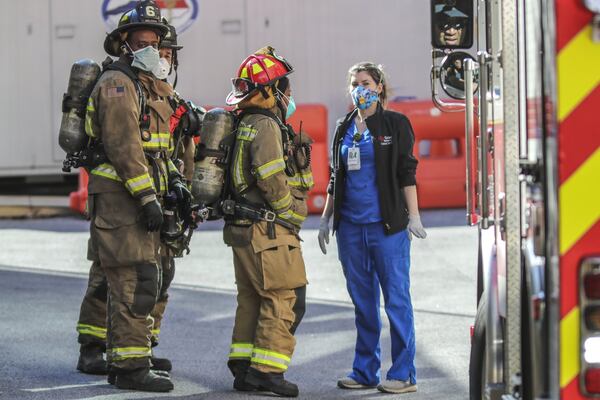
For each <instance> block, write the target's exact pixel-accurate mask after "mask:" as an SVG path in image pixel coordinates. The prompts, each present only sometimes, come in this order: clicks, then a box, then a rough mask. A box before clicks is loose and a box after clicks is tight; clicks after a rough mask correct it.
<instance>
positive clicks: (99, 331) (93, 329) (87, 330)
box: [77, 324, 106, 339]
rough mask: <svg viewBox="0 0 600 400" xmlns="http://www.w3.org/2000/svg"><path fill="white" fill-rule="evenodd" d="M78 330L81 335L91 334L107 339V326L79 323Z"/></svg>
mask: <svg viewBox="0 0 600 400" xmlns="http://www.w3.org/2000/svg"><path fill="white" fill-rule="evenodd" d="M77 332H79V334H80V335H90V336H95V337H97V338H100V339H106V328H102V327H100V326H94V325H88V324H77Z"/></svg>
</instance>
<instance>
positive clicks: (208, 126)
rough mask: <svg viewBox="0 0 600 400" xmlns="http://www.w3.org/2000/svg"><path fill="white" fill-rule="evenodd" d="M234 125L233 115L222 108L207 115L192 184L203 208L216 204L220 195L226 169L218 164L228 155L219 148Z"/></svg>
mask: <svg viewBox="0 0 600 400" xmlns="http://www.w3.org/2000/svg"><path fill="white" fill-rule="evenodd" d="M234 124H235V117H234V115H233V114H232V113H231V112H229V111H225V110H224V109H222V108H215V109H212V110H210V111H208V112H207V113H206V114H205V115H204V120H203V122H202V129H201V131H200V143H199V144H198V147H197V149H196V163H195V164H194V179H193V181H192V194H193V195H194V198H195V199H196V200H197V201H198V202H200V203H202V204H204V205H207V206H209V205H214V204H215V202H217V201H218V200H219V197H220V196H221V191H222V190H223V184H224V176H225V167H226V166H223V165H221V164H220V163H219V160H220V159H222V158H223V157H224V155H225V152H224V151H223V149H222V147H221V146H220V145H221V142H222V141H223V139H224V138H225V137H226V136H227V135H229V134H230V133H231V132H232V130H233V127H234Z"/></svg>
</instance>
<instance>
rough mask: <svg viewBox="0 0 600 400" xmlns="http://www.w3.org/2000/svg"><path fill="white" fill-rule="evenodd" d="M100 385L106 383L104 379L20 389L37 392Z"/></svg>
mask: <svg viewBox="0 0 600 400" xmlns="http://www.w3.org/2000/svg"><path fill="white" fill-rule="evenodd" d="M101 385H108V383H107V382H106V381H105V380H103V381H102V382H91V383H84V384H79V385H62V386H54V387H47V388H36V389H21V390H22V391H24V392H31V393H38V392H49V391H51V390H64V389H76V388H83V387H88V386H101Z"/></svg>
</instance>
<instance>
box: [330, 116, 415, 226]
mask: <svg viewBox="0 0 600 400" xmlns="http://www.w3.org/2000/svg"><path fill="white" fill-rule="evenodd" d="M356 114H357V110H356V109H355V110H353V111H351V112H350V113H348V114H347V115H346V117H345V118H342V119H340V120H338V122H337V124H336V129H335V136H334V138H333V142H332V153H331V154H332V157H331V161H332V162H331V178H330V181H329V187H328V188H327V192H328V193H329V194H331V195H333V229H334V230H336V229H337V227H338V225H339V222H340V208H341V206H342V201H343V198H344V189H345V180H346V167H345V166H344V163H343V162H342V160H341V159H340V155H341V146H342V142H343V140H344V135H345V134H346V131H347V130H348V126H349V125H350V123H351V122H352V120H353V118H354V117H355V116H356ZM366 122H367V128H368V129H369V131H370V132H371V135H372V136H373V138H374V142H373V144H374V151H375V171H376V176H377V188H378V190H379V206H380V209H381V217H382V223H383V227H384V230H385V233H386V234H388V235H390V234H393V233H397V232H400V231H402V230H404V229H406V226H407V225H408V210H407V208H406V199H405V197H404V191H403V188H404V187H405V186H412V185H415V184H416V179H415V172H416V169H417V162H418V161H417V160H416V159H415V157H414V156H413V154H412V151H413V144H414V142H415V135H414V133H413V130H412V126H411V125H410V121H409V120H408V118H406V116H405V115H403V114H400V113H397V112H394V111H388V110H384V109H383V108H382V107H381V106H378V108H377V111H376V112H375V114H373V115H371V116H370V117H369V118H367V120H366Z"/></svg>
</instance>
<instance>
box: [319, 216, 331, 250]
mask: <svg viewBox="0 0 600 400" xmlns="http://www.w3.org/2000/svg"><path fill="white" fill-rule="evenodd" d="M326 243H327V244H329V218H325V217H321V222H320V223H319V247H321V251H322V252H323V254H327V247H325V244H326Z"/></svg>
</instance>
